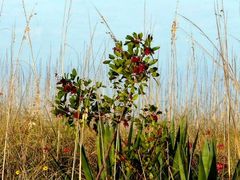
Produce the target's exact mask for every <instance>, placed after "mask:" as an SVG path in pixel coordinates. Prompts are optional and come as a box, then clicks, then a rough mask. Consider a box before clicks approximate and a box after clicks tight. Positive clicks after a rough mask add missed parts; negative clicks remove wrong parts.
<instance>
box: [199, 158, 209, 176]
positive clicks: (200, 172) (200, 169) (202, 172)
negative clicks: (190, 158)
mask: <svg viewBox="0 0 240 180" xmlns="http://www.w3.org/2000/svg"><path fill="white" fill-rule="evenodd" d="M206 179H207V177H206V174H205V170H204V165H203V161H202V158H201V157H200V158H199V163H198V180H206Z"/></svg>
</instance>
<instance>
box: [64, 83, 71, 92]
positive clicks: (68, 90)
mask: <svg viewBox="0 0 240 180" xmlns="http://www.w3.org/2000/svg"><path fill="white" fill-rule="evenodd" d="M63 90H64V91H65V92H70V91H71V90H72V83H67V84H66V85H65V86H64V87H63Z"/></svg>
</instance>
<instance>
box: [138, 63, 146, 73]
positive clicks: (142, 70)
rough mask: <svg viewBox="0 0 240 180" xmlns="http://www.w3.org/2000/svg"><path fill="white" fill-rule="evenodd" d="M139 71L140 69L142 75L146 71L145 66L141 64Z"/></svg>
mask: <svg viewBox="0 0 240 180" xmlns="http://www.w3.org/2000/svg"><path fill="white" fill-rule="evenodd" d="M138 69H139V74H142V73H143V72H144V71H145V70H146V66H145V64H139V66H138Z"/></svg>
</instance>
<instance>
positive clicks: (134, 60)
mask: <svg viewBox="0 0 240 180" xmlns="http://www.w3.org/2000/svg"><path fill="white" fill-rule="evenodd" d="M131 61H132V62H133V63H137V62H139V61H140V57H139V56H133V57H132V58H131Z"/></svg>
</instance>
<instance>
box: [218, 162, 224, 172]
mask: <svg viewBox="0 0 240 180" xmlns="http://www.w3.org/2000/svg"><path fill="white" fill-rule="evenodd" d="M224 167H225V165H224V164H223V163H220V162H218V163H217V171H218V173H220V172H221V171H222V170H223V169H224Z"/></svg>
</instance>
